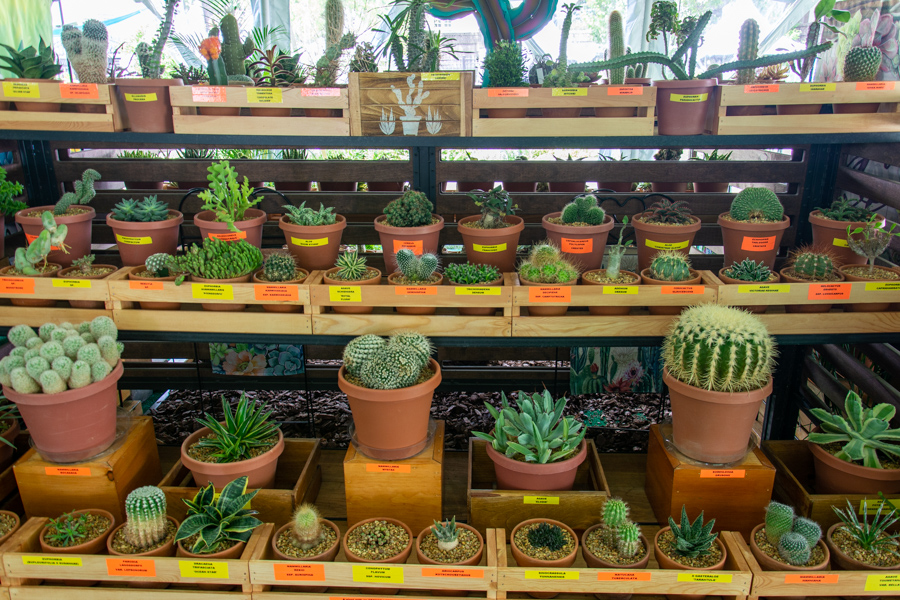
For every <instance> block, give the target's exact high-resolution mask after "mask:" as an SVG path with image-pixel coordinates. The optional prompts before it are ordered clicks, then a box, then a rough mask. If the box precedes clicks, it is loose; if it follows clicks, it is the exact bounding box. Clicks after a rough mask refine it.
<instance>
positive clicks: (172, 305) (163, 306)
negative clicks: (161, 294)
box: [128, 265, 190, 310]
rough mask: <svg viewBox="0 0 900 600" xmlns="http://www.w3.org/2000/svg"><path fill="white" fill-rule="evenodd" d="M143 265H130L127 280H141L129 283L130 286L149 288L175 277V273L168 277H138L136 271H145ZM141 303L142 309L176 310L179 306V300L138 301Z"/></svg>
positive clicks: (172, 279) (173, 279)
mask: <svg viewBox="0 0 900 600" xmlns="http://www.w3.org/2000/svg"><path fill="white" fill-rule="evenodd" d="M145 270H146V269H145V267H144V265H141V266H138V267H131V268H130V269H129V270H128V280H129V281H135V282H142V283H136V284H129V285H132V286H138V287H140V286H147V287H149V288H152V287H154V286H153V285H152V284H153V283H156V282H159V283H162V282H163V281H175V279H177V277H176V276H175V275H170V276H169V277H140V276H138V275H137V273H142V272H143V271H145ZM188 280H190V276H188ZM138 304H140V305H141V309H143V310H178V309H180V308H181V302H138Z"/></svg>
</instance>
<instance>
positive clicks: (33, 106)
mask: <svg viewBox="0 0 900 600" xmlns="http://www.w3.org/2000/svg"><path fill="white" fill-rule="evenodd" d="M4 81H9V82H21V83H57V82H58V81H59V80H58V79H28V78H21V77H18V78H17V77H13V78H9V79H4ZM13 104H14V105H15V106H16V110H17V111H19V112H42V113H53V112H60V110H61V109H62V104H60V103H58V102H13ZM101 108H104V107H101ZM103 112H106V110H105V108H104V111H103Z"/></svg>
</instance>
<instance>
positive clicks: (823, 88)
mask: <svg viewBox="0 0 900 600" xmlns="http://www.w3.org/2000/svg"><path fill="white" fill-rule="evenodd" d="M836 89H837V84H836V83H801V84H800V91H801V92H833V91H835V90H836Z"/></svg>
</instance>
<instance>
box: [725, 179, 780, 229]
mask: <svg viewBox="0 0 900 600" xmlns="http://www.w3.org/2000/svg"><path fill="white" fill-rule="evenodd" d="M729 214H730V215H731V218H732V219H734V220H735V221H743V222H747V221H766V222H773V223H778V222H780V221H781V220H782V218H783V217H784V206H782V205H781V200H779V199H778V196H777V195H776V194H775V192H773V191H772V190H770V189H768V188H761V187H748V188H744V189H743V190H741V191H740V192H738V194H737V195H736V196H735V197H734V200H732V201H731V209H730V210H729Z"/></svg>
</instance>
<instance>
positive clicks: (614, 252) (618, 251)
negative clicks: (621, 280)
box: [606, 217, 631, 280]
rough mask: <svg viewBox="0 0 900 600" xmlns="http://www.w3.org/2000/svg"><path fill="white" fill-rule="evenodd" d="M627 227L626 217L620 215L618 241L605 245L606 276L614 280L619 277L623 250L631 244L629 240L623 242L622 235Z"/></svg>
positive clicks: (623, 254)
mask: <svg viewBox="0 0 900 600" xmlns="http://www.w3.org/2000/svg"><path fill="white" fill-rule="evenodd" d="M627 228H628V217H622V227H620V228H619V241H618V242H616V243H615V244H612V245H608V246H607V247H606V276H607V277H608V278H609V279H612V280H615V279H616V278H618V277H619V273H620V271H621V268H622V257H623V256H625V250H627V249H628V246H630V245H631V240H628V241H627V242H625V243H624V244H623V243H622V237H623V236H624V235H625V230H626V229H627Z"/></svg>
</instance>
